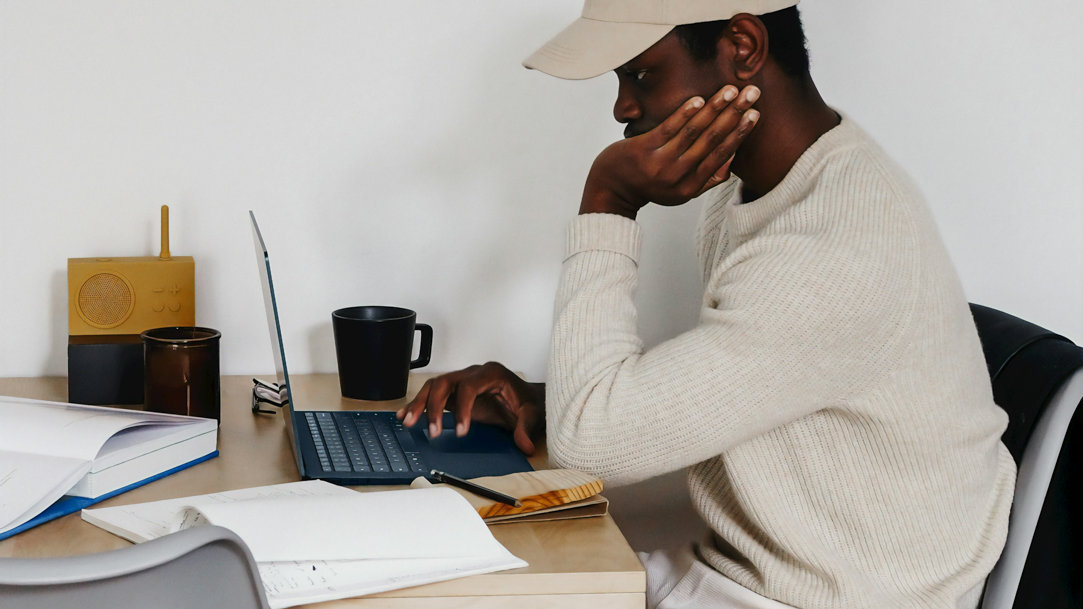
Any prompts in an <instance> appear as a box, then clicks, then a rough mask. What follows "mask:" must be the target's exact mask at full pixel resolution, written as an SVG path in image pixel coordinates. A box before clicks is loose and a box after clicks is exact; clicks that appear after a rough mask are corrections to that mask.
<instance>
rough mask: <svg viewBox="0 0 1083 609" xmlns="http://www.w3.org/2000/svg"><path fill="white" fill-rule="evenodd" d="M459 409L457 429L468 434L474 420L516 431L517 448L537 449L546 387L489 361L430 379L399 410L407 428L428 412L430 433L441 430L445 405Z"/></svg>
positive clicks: (456, 413) (452, 408) (531, 452)
mask: <svg viewBox="0 0 1083 609" xmlns="http://www.w3.org/2000/svg"><path fill="white" fill-rule="evenodd" d="M445 408H447V409H448V410H450V411H451V412H453V413H454V414H455V433H456V435H458V436H465V435H466V433H467V432H468V431H469V430H470V421H471V419H473V420H475V421H480V422H482V423H489V424H492V425H497V426H499V427H503V428H504V429H506V430H508V431H510V432H512V435H513V437H514V439H515V445H516V446H518V447H519V450H521V451H523V452H524V453H526V454H528V455H531V454H534V449H535V448H534V442H535V440H537V439H538V438H540V437H541V435H542V434H543V433H544V431H545V386H544V385H542V384H540V383H528V382H526V381H524V380H523V379H521V378H520V377H519V376H518V375H517V374H515V373H514V372H512V371H510V370H508V369H507V368H505V367H504V366H502V365H500V364H498V363H496V362H489V363H487V364H482V365H480V366H470V367H469V368H466V369H463V370H459V371H457V372H449V373H447V374H444V375H441V376H438V377H435V378H432V379H429V380H428V381H425V384H424V385H423V386H422V387H421V391H419V392H418V394H417V396H416V397H415V398H414V399H413V400H411V401H410V403H409V404H407V405H406V406H404V407H403V408H402V409H401V410H399V411H398V412H397V413H395V414H396V416H398V417H399V418H400V419H402V422H403V424H404V425H406V426H407V427H410V426H412V425H413V424H414V423H417V420H418V417H420V416H421V413H422V412H427V413H428V415H429V435H430V436H437V435H440V432H441V431H442V429H441V428H442V424H441V419H442V415H443V412H444V409H445Z"/></svg>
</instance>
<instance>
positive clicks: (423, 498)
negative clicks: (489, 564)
mask: <svg viewBox="0 0 1083 609" xmlns="http://www.w3.org/2000/svg"><path fill="white" fill-rule="evenodd" d="M190 505H191V507H192V509H193V510H195V511H196V512H197V513H198V514H199V515H201V516H202V517H204V518H205V519H206V521H208V522H210V523H211V524H216V525H219V526H223V527H225V528H227V529H230V530H232V531H233V532H234V533H236V534H237V536H238V537H240V538H241V539H243V540H244V541H245V543H246V544H248V547H249V549H250V550H251V551H252V556H253V557H255V559H256V562H260V563H263V562H276V561H296V560H360V559H365V560H371V559H402V558H455V559H459V558H465V557H486V556H494V555H497V554H499V553H500V551H501V550H503V547H502V546H500V544H499V543H498V542H497V541H496V539H495V538H494V537H493V536H492V533H490V532H489V529H488V527H486V526H485V523H484V522H482V520H481V517H480V516H478V513H477V512H476V511H474V508H473V507H472V506H471V505H470V504H469V503H468V502H467V501H466V500H465V499H463V498H462V496H461V495H459V493H457V492H455V491H453V490H451V489H448V488H427V489H410V490H398V491H380V492H371V493H349V494H345V495H337V496H288V497H274V498H264V499H254V500H247V501H237V502H231V503H201V502H199V501H193V502H192V503H191V504H190ZM190 515H191V514H190ZM198 521H199V518H195V519H194V522H196V523H198ZM284 522H285V523H289V524H288V526H283V523H284ZM428 523H434V524H432V525H431V526H427V524H428Z"/></svg>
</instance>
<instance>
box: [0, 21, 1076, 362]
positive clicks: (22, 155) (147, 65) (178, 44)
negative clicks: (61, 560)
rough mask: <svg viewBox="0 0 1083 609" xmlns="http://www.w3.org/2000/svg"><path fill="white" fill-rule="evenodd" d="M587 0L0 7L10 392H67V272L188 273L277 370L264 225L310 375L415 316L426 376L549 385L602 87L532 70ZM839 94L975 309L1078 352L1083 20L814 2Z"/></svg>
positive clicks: (676, 320)
mask: <svg viewBox="0 0 1083 609" xmlns="http://www.w3.org/2000/svg"><path fill="white" fill-rule="evenodd" d="M579 6H580V2H579V1H578V0H559V1H556V0H544V1H542V0H520V1H516V2H509V1H508V0H470V1H465V0H460V1H454V2H449V1H443V2H431V1H418V0H396V1H395V2H373V1H368V0H356V1H345V0H342V1H331V0H306V1H304V2H296V1H289V0H274V1H258V2H257V1H254V0H248V1H239V0H233V1H227V2H221V1H218V0H202V1H187V2H145V1H143V2H135V1H123V0H102V1H97V2H59V1H53V0H0V206H2V213H0V285H3V287H4V288H5V289H4V295H3V297H2V298H0V302H2V303H3V305H2V310H0V337H2V339H0V340H2V341H3V348H2V349H0V376H31V375H40V374H64V373H65V370H66V361H65V344H66V336H65V335H66V328H67V319H66V315H67V305H66V287H65V286H66V283H65V282H66V280H65V261H66V258H67V257H82V256H100V255H111V256H122V255H151V254H155V253H157V219H158V212H157V209H158V206H159V205H161V204H163V203H168V204H170V205H171V207H172V212H173V213H172V225H173V231H172V233H173V234H172V250H173V253H174V254H177V255H193V256H195V259H196V269H197V271H196V272H197V308H198V314H197V321H198V323H200V324H202V325H208V326H212V327H216V328H219V329H221V330H222V332H223V335H224V338H223V371H224V372H226V373H234V374H239V373H245V374H247V373H266V372H267V371H268V370H270V369H271V356H270V350H269V349H270V347H269V340H268V338H267V335H266V327H265V324H264V321H263V311H262V305H261V299H260V295H259V288H258V282H257V278H256V273H255V262H254V259H253V254H252V247H251V242H250V237H249V233H248V228H247V225H246V222H247V214H246V211H247V210H248V209H254V210H256V212H257V214H258V216H259V218H260V220H261V224H262V228H263V229H264V234H265V236H266V237H267V239H268V241H269V245H270V248H271V254H272V260H273V262H274V264H275V273H276V277H275V278H276V283H277V284H278V286H279V288H280V297H281V312H282V315H283V318H284V323H285V326H286V331H287V335H286V345H287V350H288V352H289V354H290V359H291V367H292V368H293V369H294V370H295V371H299V372H303V371H308V370H320V371H333V370H334V369H335V363H334V349H333V344H332V338H331V331H330V317H329V316H330V312H331V310H333V309H335V308H337V307H341V306H347V305H353V304H365V303H386V304H397V305H402V306H409V307H412V308H415V309H417V310H418V311H419V312H420V320H421V321H425V322H428V323H430V324H432V325H434V326H435V328H436V349H435V353H434V357H433V363H432V365H431V366H430V367H429V369H430V370H447V369H452V368H456V367H460V366H463V365H467V364H470V363H474V362H477V361H484V360H486V359H497V360H501V361H504V362H506V363H508V364H509V365H511V366H512V367H514V368H517V369H520V370H524V371H526V372H527V373H528V374H529V375H530V376H532V377H534V378H540V377H541V375H542V374H543V373H544V362H545V354H546V350H547V341H548V323H549V319H550V314H551V297H552V291H553V288H554V285H555V282H556V277H557V272H558V269H559V262H560V249H561V243H562V239H563V229H564V226H565V223H566V221H567V220H568V219H569V218H570V217H571V216H572V214H574V213H575V211H576V209H577V205H578V203H577V201H578V197H579V189H580V187H581V186H582V183H583V179H584V178H585V175H586V171H587V169H588V167H589V164H590V161H591V160H592V159H593V157H594V155H595V154H596V153H597V152H598V151H599V150H600V149H601V148H602V147H604V146H605V145H606V144H607V143H609V142H610V141H612V140H614V139H616V138H618V137H619V136H620V129H619V127H618V126H617V125H616V124H615V123H613V121H612V118H611V112H610V108H611V103H612V96H613V94H614V81H613V79H612V77H611V76H605V77H602V78H599V79H595V80H593V81H587V82H571V83H569V82H563V81H558V80H555V79H551V78H548V77H545V76H543V75H541V74H538V73H534V72H530V71H527V70H524V69H522V68H521V67H520V66H519V61H520V60H521V59H522V58H523V57H525V56H526V55H527V54H529V53H530V52H531V51H533V50H534V48H535V47H536V46H538V45H539V44H541V43H542V42H544V40H545V39H547V38H548V36H549V35H550V34H552V33H555V32H556V31H557V30H558V29H559V28H560V27H562V26H563V24H564V23H565V22H566V21H568V20H570V19H571V18H572V17H573V16H574V15H575V14H577V12H578V10H579ZM803 11H804V14H805V16H806V23H807V29H808V34H809V40H810V47H811V51H812V56H813V63H814V73H815V75H816V77H817V80H818V82H819V83H820V86H821V90H822V92H823V93H824V95H825V97H826V98H827V99H828V100H829V101H830V102H832V103H833V104H835V105H836V106H837V107H838V108H840V109H841V110H843V111H844V112H847V113H849V114H850V115H851V116H852V117H854V118H856V119H857V120H858V121H859V122H861V123H862V124H863V125H864V126H865V127H866V128H867V129H868V130H870V131H871V132H872V133H873V134H875V135H876V136H877V137H878V138H879V139H880V141H881V143H882V144H883V145H884V146H885V148H887V149H888V150H889V151H891V152H892V153H893V154H894V155H895V156H896V157H897V158H898V159H899V160H900V162H901V163H902V164H903V165H904V166H906V167H907V168H909V169H910V171H911V173H912V174H913V175H914V176H915V178H916V179H917V180H918V182H919V183H920V184H921V186H922V187H923V188H924V190H925V192H926V194H927V195H928V197H929V200H930V204H931V205H932V207H933V209H934V210H935V213H936V216H937V218H938V220H939V222H940V224H941V227H942V231H943V234H944V237H945V240H946V241H947V243H948V245H949V247H950V249H951V252H952V255H953V256H954V259H955V261H956V263H957V265H958V267H959V270H960V272H961V274H962V277H963V281H964V284H965V287H966V289H967V292H968V295H969V297H970V298H971V299H972V300H976V301H980V302H984V303H987V304H990V305H993V306H999V307H1002V308H1005V309H1008V310H1011V311H1013V312H1016V313H1017V314H1020V315H1022V316H1025V317H1029V318H1032V319H1033V320H1035V321H1037V322H1039V323H1043V324H1046V325H1048V326H1050V327H1053V328H1056V329H1058V330H1060V331H1062V332H1064V333H1066V334H1068V335H1069V336H1070V337H1072V338H1074V339H1076V340H1081V339H1083V281H1081V279H1083V239H1081V238H1080V237H1081V236H1083V205H1081V203H1083V178H1081V173H1083V171H1081V170H1083V110H1081V108H1083V67H1081V66H1083V63H1081V59H1080V58H1081V57H1083V43H1081V42H1080V37H1079V36H1078V35H1077V32H1078V31H1079V28H1080V25H1083V24H1081V21H1083V8H1081V5H1080V4H1079V3H1078V2H1076V1H1075V0H1041V1H1038V2H1030V3H1027V6H1026V10H1025V12H1024V11H1020V10H1019V8H1018V6H1017V5H1008V4H1007V3H1006V2H992V3H990V2H981V3H979V2H978V1H977V0H960V1H957V2H953V3H943V2H937V3H934V2H931V1H918V2H910V3H870V2H857V1H856V0H834V1H832V2H826V1H823V0H807V2H805V3H804V5H803ZM697 213H698V207H697V206H696V205H695V204H691V205H688V206H686V207H685V208H681V209H678V210H662V209H648V210H646V211H645V212H644V213H643V214H641V220H642V221H643V223H644V224H645V225H646V226H647V227H648V236H647V243H646V246H645V258H644V265H643V268H644V279H643V285H642V288H641V292H642V295H641V300H642V305H643V310H642V312H641V318H642V322H641V325H642V327H643V330H644V334H645V336H646V338H647V340H648V342H649V343H654V342H657V341H658V340H661V339H662V338H664V337H666V336H668V335H671V334H674V333H676V332H679V331H680V330H682V329H683V328H685V327H687V326H688V325H689V324H691V323H692V322H693V321H694V319H695V308H696V304H697V302H698V294H697V289H698V280H697V274H696V271H695V269H694V266H693V265H694V263H693V260H694V256H693V249H692V244H691V237H690V235H691V232H692V227H693V225H694V222H695V219H696V215H697Z"/></svg>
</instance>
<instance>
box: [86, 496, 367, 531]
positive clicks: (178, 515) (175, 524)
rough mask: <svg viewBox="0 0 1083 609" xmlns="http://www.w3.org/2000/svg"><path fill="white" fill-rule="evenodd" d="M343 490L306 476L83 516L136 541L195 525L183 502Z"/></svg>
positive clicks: (195, 515) (223, 500) (89, 511)
mask: <svg viewBox="0 0 1083 609" xmlns="http://www.w3.org/2000/svg"><path fill="white" fill-rule="evenodd" d="M343 494H349V495H353V494H355V493H354V491H351V490H350V489H348V488H343V487H341V486H337V485H334V484H331V483H329V482H324V481H322V480H307V481H305V482H287V483H285V484H274V485H270V486H257V487H254V488H243V489H237V490H232V491H223V492H221V493H209V494H206V495H198V496H195V497H181V498H179V499H163V500H161V501H151V502H148V503H137V504H134V505H118V506H115V507H107V508H96V509H90V508H87V509H85V510H83V520H85V521H87V522H89V523H91V524H93V525H95V526H98V527H101V528H103V529H105V530H107V531H109V532H110V533H113V534H114V535H117V536H120V537H123V538H124V539H127V540H128V541H133V542H135V543H140V542H143V541H149V540H151V539H157V538H158V537H161V536H163V535H168V534H169V533H175V532H177V531H179V530H181V529H186V528H188V527H191V526H197V525H199V524H200V522H198V521H196V520H195V518H196V517H197V516H198V515H197V514H194V513H188V512H186V510H185V509H184V508H185V506H190V505H192V503H199V504H201V505H209V504H214V503H233V502H237V501H245V500H250V499H259V498H274V497H289V496H335V495H343ZM186 519H187V520H186ZM279 524H280V525H281V521H279Z"/></svg>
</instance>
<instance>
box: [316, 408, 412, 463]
mask: <svg viewBox="0 0 1083 609" xmlns="http://www.w3.org/2000/svg"><path fill="white" fill-rule="evenodd" d="M305 422H307V423H308V429H309V431H310V432H311V433H312V439H313V440H314V441H315V444H316V455H317V456H318V457H319V459H320V466H321V467H323V469H324V471H328V472H378V473H383V472H386V473H391V472H396V473H406V472H416V473H419V474H425V473H427V472H428V469H426V467H425V465H424V463H422V461H421V455H420V454H419V453H417V452H411V451H405V450H403V448H402V445H401V444H400V442H399V438H398V435H397V434H398V433H408V432H407V431H406V428H405V427H403V425H402V423H401V422H399V421H398V420H397V419H390V420H382V419H376V420H374V419H371V418H361V417H351V416H342V417H335V416H332V414H331V413H330V412H306V413H305Z"/></svg>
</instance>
